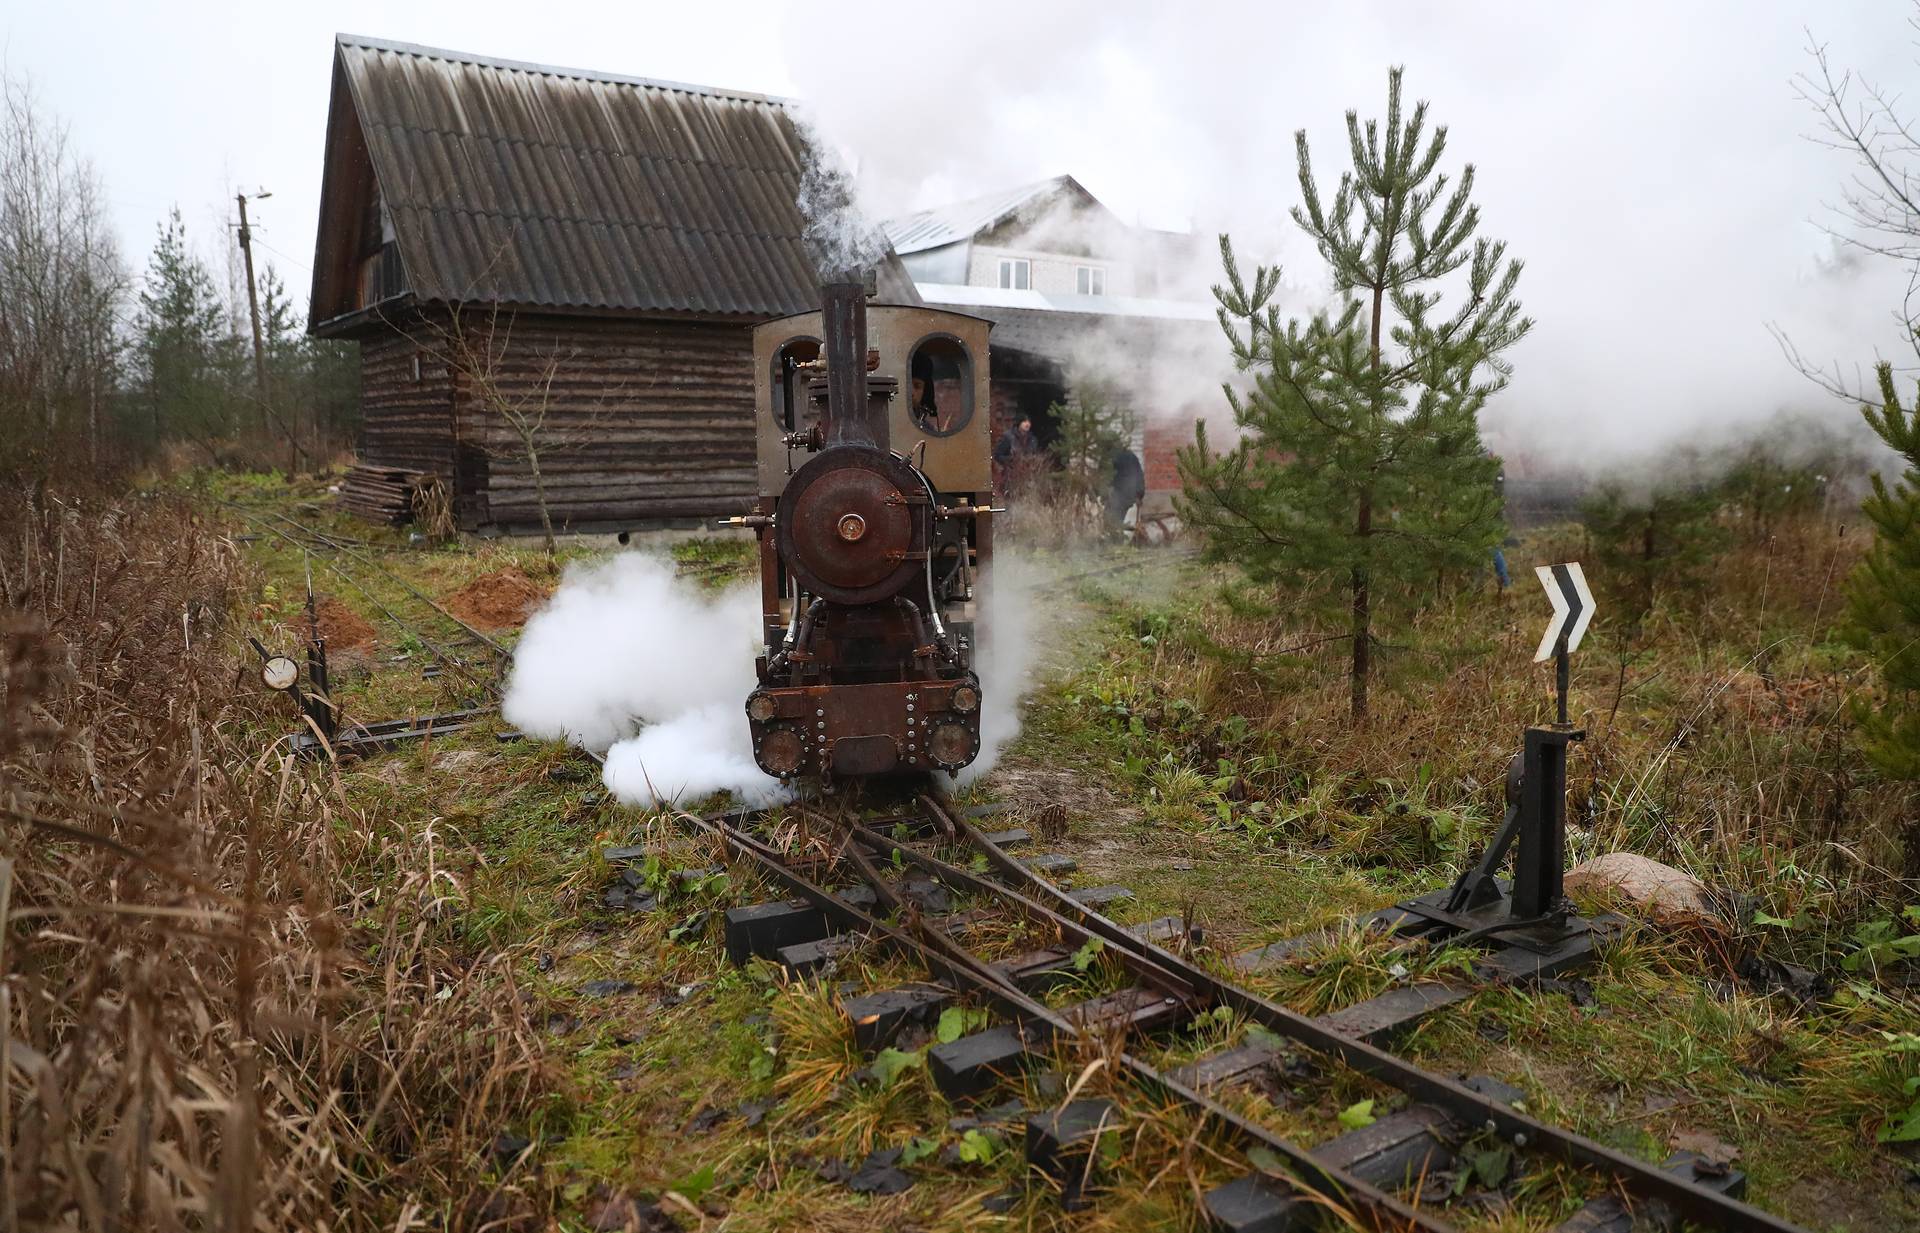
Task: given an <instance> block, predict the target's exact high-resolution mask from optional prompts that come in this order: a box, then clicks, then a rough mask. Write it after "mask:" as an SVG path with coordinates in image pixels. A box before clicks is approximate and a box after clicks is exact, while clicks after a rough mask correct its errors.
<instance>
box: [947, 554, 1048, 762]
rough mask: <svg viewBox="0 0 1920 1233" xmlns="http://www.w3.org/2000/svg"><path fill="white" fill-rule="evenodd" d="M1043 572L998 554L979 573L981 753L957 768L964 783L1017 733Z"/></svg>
mask: <svg viewBox="0 0 1920 1233" xmlns="http://www.w3.org/2000/svg"><path fill="white" fill-rule="evenodd" d="M1043 581H1044V578H1043V577H1042V575H1041V572H1040V570H1039V569H1038V568H1036V567H1035V566H1034V565H1033V564H1031V563H1030V562H1028V561H1025V560H1023V559H1022V558H1020V557H1014V556H1005V555H1003V556H1001V557H1000V558H999V559H997V560H996V561H995V562H994V563H993V572H992V574H991V575H990V576H987V577H985V578H983V579H982V583H983V591H984V595H985V601H984V602H983V603H982V604H981V613H980V621H979V626H978V628H977V631H976V634H975V637H976V639H977V642H978V646H977V653H976V655H975V658H974V669H975V671H976V672H977V673H978V674H979V676H980V693H981V695H982V698H981V707H982V709H981V712H980V756H979V757H978V758H975V759H974V760H973V762H972V763H971V764H970V765H969V766H967V767H966V768H965V769H964V770H962V771H961V772H960V778H959V784H960V785H961V786H965V785H966V784H970V783H972V782H973V781H974V780H976V779H979V778H981V777H982V776H984V775H985V774H987V772H989V771H991V770H992V769H993V768H994V767H995V766H997V765H999V762H1000V755H1001V753H1002V752H1003V751H1004V750H1005V749H1006V747H1007V745H1008V744H1009V743H1011V742H1012V740H1013V738H1014V737H1016V736H1019V735H1020V704H1021V703H1022V702H1023V701H1024V700H1025V699H1026V696H1027V693H1028V692H1029V691H1030V690H1031V689H1032V688H1033V686H1034V670H1035V668H1036V667H1037V666H1038V662H1039V647H1040V644H1041V639H1040V637H1039V632H1040V631H1039V628H1038V621H1037V620H1036V619H1035V610H1034V605H1035V601H1036V600H1037V599H1038V597H1039V592H1040V587H1041V584H1042V582H1043Z"/></svg>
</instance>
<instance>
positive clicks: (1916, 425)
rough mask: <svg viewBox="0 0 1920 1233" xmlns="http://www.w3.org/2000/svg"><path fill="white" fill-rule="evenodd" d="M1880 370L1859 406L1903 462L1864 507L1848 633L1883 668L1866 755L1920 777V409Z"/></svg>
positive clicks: (1898, 773) (1865, 712)
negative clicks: (1870, 398)
mask: <svg viewBox="0 0 1920 1233" xmlns="http://www.w3.org/2000/svg"><path fill="white" fill-rule="evenodd" d="M1878 371H1879V376H1880V400H1881V401H1880V405H1879V406H1877V407H1876V406H1873V405H1871V404H1869V405H1867V406H1864V407H1862V408H1861V412H1862V414H1864V415H1865V416H1866V419H1867V423H1868V424H1870V425H1872V427H1873V430H1874V431H1875V432H1876V433H1878V434H1880V439H1881V440H1882V441H1885V442H1886V443H1887V445H1888V446H1890V447H1891V448H1892V449H1893V450H1894V452H1895V453H1897V454H1899V455H1900V456H1901V457H1902V458H1904V459H1905V460H1906V468H1905V470H1904V471H1902V473H1901V475H1900V478H1899V479H1898V480H1896V481H1895V482H1894V483H1893V484H1892V485H1891V486H1889V485H1888V484H1887V483H1886V481H1885V480H1883V479H1882V478H1881V477H1880V476H1878V475H1875V476H1873V491H1872V492H1871V493H1869V494H1868V496H1867V499H1866V500H1865V501H1864V502H1863V503H1862V505H1861V510H1862V512H1863V513H1865V514H1866V516H1867V521H1869V522H1871V523H1872V524H1873V547H1872V548H1871V549H1869V550H1868V552H1867V555H1866V559H1865V560H1863V561H1861V562H1860V565H1859V566H1858V568H1856V569H1855V570H1854V572H1853V575H1852V577H1850V578H1849V579H1848V580H1847V621H1846V630H1845V632H1846V637H1847V640H1848V641H1849V642H1850V643H1852V644H1853V645H1854V646H1856V647H1858V648H1859V649H1860V650H1862V651H1864V652H1865V653H1866V654H1867V655H1868V656H1869V657H1870V658H1871V659H1872V660H1873V661H1874V662H1875V663H1876V664H1878V665H1879V668H1880V681H1881V685H1882V686H1883V688H1882V690H1881V691H1880V693H1879V696H1878V697H1877V698H1876V699H1864V698H1863V699H1861V701H1860V705H1859V708H1858V719H1859V722H1860V734H1861V740H1862V744H1863V745H1864V747H1865V749H1866V753H1867V756H1868V757H1869V758H1871V759H1872V760H1873V762H1874V764H1875V765H1876V766H1878V767H1879V768H1880V769H1881V770H1883V771H1885V772H1886V773H1887V774H1888V775H1891V776H1893V777H1894V778H1897V779H1920V407H1903V406H1902V405H1901V404H1900V394H1899V391H1897V390H1896V389H1895V388H1894V385H1893V366H1892V365H1891V364H1887V363H1882V364H1880V366H1879V369H1878ZM1910 863H1912V861H1911V858H1910Z"/></svg>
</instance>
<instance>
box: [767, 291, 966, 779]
mask: <svg viewBox="0 0 1920 1233" xmlns="http://www.w3.org/2000/svg"><path fill="white" fill-rule="evenodd" d="M989 328H990V323H988V322H986V321H983V320H981V319H979V318H977V317H969V316H966V315H964V314H961V313H951V312H942V311H937V310H933V309H927V308H921V307H913V306H903V305H874V306H871V307H869V305H868V304H867V298H866V290H865V287H864V285H863V284H861V283H858V282H838V283H831V284H829V285H827V286H826V287H824V288H823V294H822V304H821V308H820V311H818V312H809V313H801V314H798V315H796V316H792V317H784V318H781V319H779V320H775V321H769V322H766V323H764V324H762V325H760V326H759V327H757V328H756V329H755V330H754V335H753V356H754V372H755V373H756V379H755V385H756V390H757V393H756V400H755V401H756V407H755V413H756V423H757V425H758V429H757V436H758V442H759V459H758V461H759V480H760V483H759V489H760V491H759V501H758V504H757V505H756V507H755V511H754V513H753V514H752V515H750V516H748V517H746V518H743V519H740V520H738V521H739V522H741V523H743V524H744V525H748V526H751V527H753V528H754V529H755V531H756V533H757V534H758V536H759V548H760V584H761V598H762V605H761V607H762V612H763V617H764V619H763V628H764V633H765V644H766V645H765V648H764V650H763V652H762V653H761V654H760V655H759V657H758V660H757V666H758V670H759V685H758V687H757V688H756V689H754V691H753V692H752V693H751V694H750V695H749V696H748V698H747V700H746V711H747V722H748V724H749V725H750V727H751V730H752V736H753V750H754V758H755V760H756V761H757V762H758V763H759V765H760V768H761V769H762V770H764V771H766V772H767V773H768V774H770V775H775V776H778V777H779V778H781V779H783V780H793V779H813V780H817V781H818V782H820V783H821V784H822V785H824V786H826V787H828V788H831V787H833V786H834V785H835V784H836V783H840V782H845V781H848V780H856V779H867V778H871V777H876V776H888V775H913V774H927V773H931V772H939V771H945V772H948V773H949V774H957V773H958V772H959V770H960V769H961V768H962V767H964V766H966V765H967V764H968V763H970V762H972V761H973V760H974V758H976V757H977V756H978V755H979V752H980V716H981V709H982V702H983V698H982V694H981V688H980V678H979V677H978V675H976V672H975V667H974V656H975V643H976V634H977V633H978V621H977V616H976V613H977V605H978V604H979V602H980V598H981V595H982V590H981V588H982V586H983V584H984V578H983V574H984V571H985V570H986V568H987V566H988V564H989V562H990V559H991V556H992V544H993V523H992V512H993V511H992V488H993V476H992V462H991V457H990V455H991V440H992V423H991V419H992V416H991V413H990V410H989V408H990V406H991V402H990V396H989V386H988V365H987V331H988V329H989Z"/></svg>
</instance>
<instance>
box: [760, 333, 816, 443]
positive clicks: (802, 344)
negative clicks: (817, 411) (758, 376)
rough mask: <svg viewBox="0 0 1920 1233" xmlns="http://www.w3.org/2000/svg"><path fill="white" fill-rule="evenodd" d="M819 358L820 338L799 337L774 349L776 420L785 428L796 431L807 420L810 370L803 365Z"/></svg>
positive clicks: (778, 424) (788, 430)
mask: <svg viewBox="0 0 1920 1233" xmlns="http://www.w3.org/2000/svg"><path fill="white" fill-rule="evenodd" d="M819 358H820V340H819V339H817V338H795V339H793V340H791V341H789V342H787V343H786V344H785V345H783V346H782V347H781V348H780V349H779V350H778V351H776V352H774V353H773V373H772V378H773V422H774V424H775V425H776V426H777V427H778V428H779V429H780V430H781V431H782V432H792V431H794V429H796V428H798V427H800V426H801V425H802V424H803V422H804V420H803V417H804V416H805V415H806V407H807V378H808V375H809V374H808V373H806V372H805V371H803V370H802V369H801V368H800V365H802V364H810V363H812V362H813V361H814V360H817V359H819Z"/></svg>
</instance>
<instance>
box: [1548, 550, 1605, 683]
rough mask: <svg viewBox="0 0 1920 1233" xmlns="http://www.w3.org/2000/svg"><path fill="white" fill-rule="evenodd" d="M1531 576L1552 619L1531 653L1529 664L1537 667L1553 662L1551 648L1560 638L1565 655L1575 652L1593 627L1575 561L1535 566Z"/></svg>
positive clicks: (1590, 599)
mask: <svg viewBox="0 0 1920 1233" xmlns="http://www.w3.org/2000/svg"><path fill="white" fill-rule="evenodd" d="M1533 572H1534V573H1535V574H1537V575H1539V578H1540V585H1541V586H1543V587H1545V588H1546V591H1547V599H1548V600H1549V601H1551V602H1552V604H1553V618H1552V619H1551V620H1549V621H1548V622H1547V632H1546V633H1545V634H1544V635H1542V636H1541V639H1540V649H1539V650H1537V651H1535V652H1534V653H1533V662H1534V663H1536V664H1539V663H1545V662H1546V661H1547V660H1549V659H1552V658H1553V652H1554V648H1555V646H1556V645H1557V644H1558V643H1559V641H1560V639H1561V638H1562V637H1565V638H1566V640H1567V650H1568V652H1569V653H1571V652H1573V651H1575V650H1578V649H1579V647H1580V639H1582V638H1584V637H1586V634H1587V626H1589V625H1591V624H1593V592H1592V591H1589V590H1587V576H1586V574H1585V573H1583V572H1581V569H1580V562H1578V561H1568V562H1566V563H1565V564H1564V565H1536V566H1534V569H1533Z"/></svg>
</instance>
